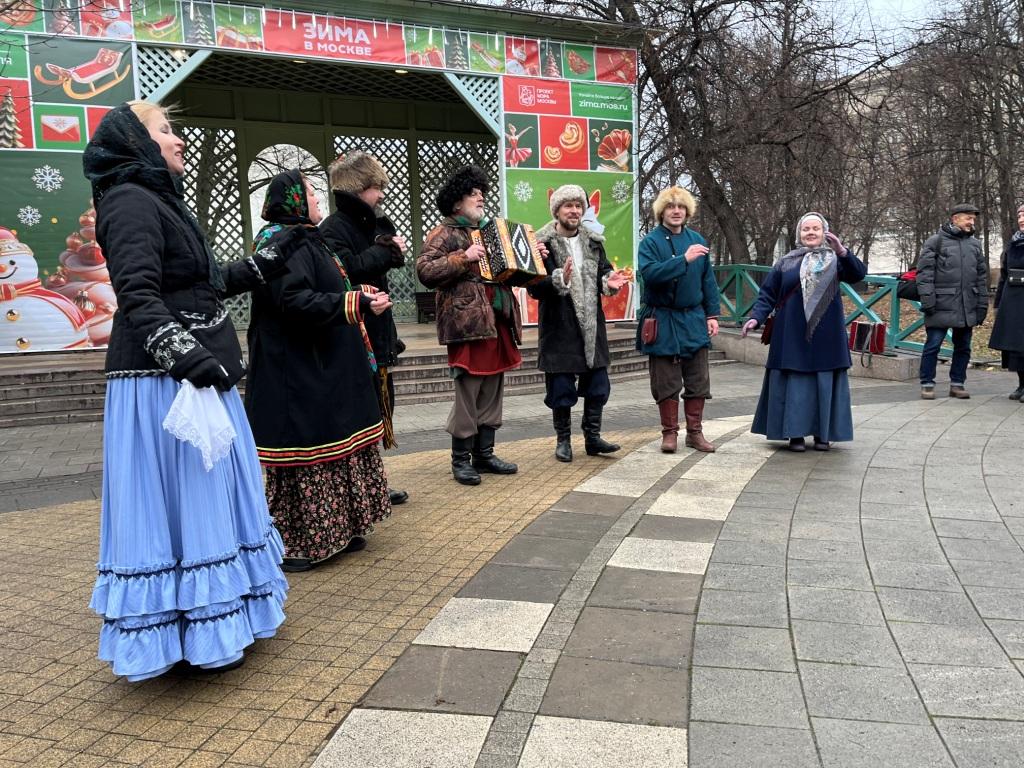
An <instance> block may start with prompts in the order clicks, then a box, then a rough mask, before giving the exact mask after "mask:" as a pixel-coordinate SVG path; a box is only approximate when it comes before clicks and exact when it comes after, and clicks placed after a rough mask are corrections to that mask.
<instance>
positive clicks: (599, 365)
mask: <svg viewBox="0 0 1024 768" xmlns="http://www.w3.org/2000/svg"><path fill="white" fill-rule="evenodd" d="M549 203H550V207H551V215H552V216H554V221H552V222H550V223H548V224H547V225H546V226H544V227H543V228H542V229H541V230H540V231H539V232H538V233H537V239H538V241H539V242H540V243H543V244H544V246H545V247H546V251H547V253H546V255H545V256H544V262H545V264H544V266H545V269H546V271H547V273H548V276H547V277H545V278H543V279H542V280H539V281H537V282H536V283H533V284H532V285H530V286H529V287H528V288H527V291H528V292H529V293H530V295H531V296H533V297H534V298H535V299H537V300H538V301H539V302H540V314H539V326H540V328H539V337H540V341H539V353H538V359H537V367H538V368H540V369H541V370H542V371H544V383H545V386H546V389H547V394H546V395H545V397H544V404H545V405H546V406H548V408H550V409H551V416H552V421H553V423H554V427H555V437H556V444H555V458H556V459H558V460H559V461H566V462H568V461H572V442H571V437H570V435H571V431H572V430H571V422H572V407H573V406H574V405H575V404H576V402H577V400H578V399H579V396H580V395H582V396H583V422H582V428H583V435H584V439H585V446H586V451H587V455H589V456H597V455H599V454H602V453H614V452H615V451H617V450H619V446H618V445H615V444H614V443H609V442H607V441H606V440H604V439H603V438H602V437H601V417H602V412H603V410H604V406H605V403H607V402H608V396H609V395H610V394H611V382H610V380H609V379H608V360H609V354H608V333H607V331H606V329H605V319H604V309H603V308H602V306H601V296H602V295H605V296H611V295H614V294H615V293H617V292H618V290H619V289H620V288H621V287H622V286H624V285H625V284H626V282H627V280H628V278H627V277H626V276H625V275H624V274H623V273H621V272H617V271H613V270H612V265H611V264H610V263H609V262H608V257H607V255H606V254H605V251H604V238H603V237H602V236H601V235H598V234H596V233H594V232H592V231H591V230H589V229H588V228H587V227H586V226H585V225H583V224H582V219H583V213H584V212H585V211H586V209H587V195H586V192H585V191H584V190H583V188H582V187H580V186H577V185H575V184H565V185H563V186H561V187H559V188H558V189H556V190H555V191H554V192H553V193H552V194H551V198H550V200H549Z"/></svg>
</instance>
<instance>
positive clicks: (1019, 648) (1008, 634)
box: [987, 619, 1024, 659]
mask: <svg viewBox="0 0 1024 768" xmlns="http://www.w3.org/2000/svg"><path fill="white" fill-rule="evenodd" d="M987 623H988V628H989V629H990V630H992V634H994V635H995V636H996V640H998V641H999V644H1000V645H1001V646H1003V649H1004V650H1005V651H1006V655H1007V656H1009V657H1010V658H1011V659H1024V621H1005V620H1003V619H989V621H988V622H987Z"/></svg>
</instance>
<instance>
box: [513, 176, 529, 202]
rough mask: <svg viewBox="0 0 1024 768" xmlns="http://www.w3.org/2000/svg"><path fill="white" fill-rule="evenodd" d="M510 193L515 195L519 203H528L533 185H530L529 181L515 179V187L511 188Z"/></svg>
mask: <svg viewBox="0 0 1024 768" xmlns="http://www.w3.org/2000/svg"><path fill="white" fill-rule="evenodd" d="M512 194H513V195H515V198H516V200H518V201H519V202H520V203H528V202H529V201H530V198H532V197H533V187H532V186H530V182H528V181H525V180H521V181H517V182H516V185H515V187H513V189H512Z"/></svg>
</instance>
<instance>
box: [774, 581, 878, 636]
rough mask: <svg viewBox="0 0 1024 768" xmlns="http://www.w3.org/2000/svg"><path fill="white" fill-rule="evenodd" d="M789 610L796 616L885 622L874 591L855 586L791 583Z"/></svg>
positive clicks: (864, 622) (820, 619) (797, 617)
mask: <svg viewBox="0 0 1024 768" xmlns="http://www.w3.org/2000/svg"><path fill="white" fill-rule="evenodd" d="M789 611H790V613H791V615H792V617H793V618H794V619H807V620H809V621H833V622H836V623H839V624H861V625H866V626H879V627H880V626H884V625H885V619H884V618H883V616H882V611H881V609H879V607H878V600H877V599H876V598H875V596H874V594H872V593H871V592H864V591H861V590H855V589H833V588H830V587H800V586H791V587H790V588H789Z"/></svg>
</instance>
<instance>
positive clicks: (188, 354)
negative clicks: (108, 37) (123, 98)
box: [83, 102, 291, 681]
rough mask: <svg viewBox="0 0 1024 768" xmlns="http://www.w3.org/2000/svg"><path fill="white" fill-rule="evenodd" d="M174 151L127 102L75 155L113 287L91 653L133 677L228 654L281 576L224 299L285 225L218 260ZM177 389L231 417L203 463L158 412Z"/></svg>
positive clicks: (276, 254)
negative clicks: (98, 622)
mask: <svg viewBox="0 0 1024 768" xmlns="http://www.w3.org/2000/svg"><path fill="white" fill-rule="evenodd" d="M183 151H184V142H183V141H182V140H181V139H179V138H178V137H177V136H175V135H174V131H173V129H172V127H171V124H170V122H169V121H168V118H167V113H166V111H165V110H164V109H163V108H162V107H160V106H159V105H157V104H151V103H148V102H131V103H129V104H123V105H121V106H119V107H117V108H115V109H113V110H111V111H110V112H108V113H107V114H106V115H105V116H104V117H103V119H102V120H101V121H100V124H99V126H98V127H97V128H96V130H95V131H94V132H93V135H92V138H91V140H90V141H89V145H88V146H87V147H86V150H85V154H84V156H83V167H84V171H85V175H86V177H87V178H88V179H89V181H90V183H91V184H92V193H93V201H94V203H95V205H96V216H97V221H96V237H97V241H98V243H99V245H100V246H101V247H102V249H103V253H104V255H105V256H106V259H107V266H108V268H109V270H110V278H111V283H112V285H113V288H114V292H115V293H116V295H117V301H118V309H117V313H116V314H115V315H114V321H113V330H112V333H111V337H110V344H109V346H108V348H107V359H106V372H107V378H108V383H107V394H106V403H105V407H104V440H103V503H102V511H101V515H100V546H99V562H98V565H97V570H98V575H97V578H96V584H95V587H94V589H93V596H92V601H91V607H92V608H93V610H95V611H96V612H97V613H99V614H100V615H101V616H102V617H103V620H104V621H103V627H102V629H101V630H100V648H99V657H100V659H102V660H104V661H108V662H110V664H111V666H112V667H113V671H114V674H117V675H123V676H125V677H127V678H128V680H130V681H137V680H144V679H146V678H150V677H154V676H156V675H160V674H162V673H164V672H166V671H167V670H169V669H170V668H171V667H172V666H174V665H175V664H176V663H177V662H179V661H182V660H184V661H186V662H188V663H190V664H192V665H193V666H196V667H203V668H206V669H213V668H215V669H218V670H224V669H229V668H231V667H233V666H237V665H238V664H240V663H241V661H242V658H243V653H244V649H245V648H246V647H247V646H248V645H249V644H251V643H252V642H253V638H260V637H270V636H272V635H273V634H274V633H275V632H276V630H277V628H278V626H279V625H280V624H281V622H282V621H283V620H284V613H283V611H282V605H283V603H284V600H285V595H286V593H287V590H288V583H287V581H286V580H285V578H284V574H282V573H281V568H280V563H281V555H282V552H283V549H284V547H283V545H282V542H281V537H280V535H279V534H278V532H277V530H276V529H275V528H274V525H273V521H272V520H271V518H270V514H269V512H268V510H267V502H266V498H265V496H264V493H263V480H262V477H261V475H260V465H259V461H258V459H257V456H256V448H255V445H254V444H253V438H252V433H251V432H250V431H249V425H248V424H247V422H246V418H245V412H244V410H243V408H242V402H241V398H240V397H239V395H238V391H237V390H236V389H235V387H234V385H235V382H237V381H238V380H239V379H240V378H241V377H242V375H243V374H244V372H245V366H244V363H243V362H242V352H241V349H240V348H239V344H238V336H237V334H236V333H235V328H234V326H233V325H232V323H231V318H230V317H229V316H228V312H227V309H226V307H225V306H224V299H225V298H227V297H228V296H232V295H235V294H239V293H242V292H244V291H247V290H249V289H250V288H252V287H254V286H257V285H262V284H263V283H264V282H268V281H269V282H272V281H273V280H274V278H275V277H276V276H279V275H280V274H281V273H282V272H283V271H284V270H285V269H286V264H285V258H286V256H287V255H288V254H289V253H290V252H291V251H290V248H291V240H289V239H282V240H281V241H280V242H279V243H277V244H276V245H277V246H278V247H276V248H265V249H262V250H260V251H258V252H256V253H254V254H253V255H252V256H250V257H249V258H247V259H245V260H243V261H239V262H235V263H232V264H228V265H224V266H221V265H219V264H218V263H217V261H216V259H214V256H213V253H212V251H211V250H210V246H209V244H208V243H207V241H206V237H205V235H204V233H203V232H202V230H201V229H200V227H199V223H198V222H197V221H196V219H195V216H194V215H193V214H192V212H191V211H190V210H189V208H188V206H187V205H186V204H185V200H184V197H183V192H182V183H181V180H182V175H183V174H184V172H185V166H184V157H183ZM190 385H191V386H194V387H195V388H196V389H197V390H199V392H191V393H190V392H189V389H190ZM211 387H213V388H215V389H213V390H211V389H210V388H211ZM180 395H184V396H186V398H187V397H189V396H192V397H194V398H198V399H201V400H202V401H203V402H204V403H205V406H206V407H207V408H217V409H222V410H223V413H224V414H226V416H227V419H228V420H229V421H230V423H231V426H232V428H233V430H234V434H235V436H234V438H233V439H232V440H231V441H230V445H229V446H228V447H227V453H226V454H225V455H223V456H220V457H219V458H216V459H215V460H213V461H212V462H211V463H210V464H209V465H207V462H208V461H209V460H210V453H209V452H208V453H207V454H206V455H204V454H203V453H202V452H201V449H200V448H199V447H198V446H196V445H194V444H192V443H189V442H185V441H184V440H179V439H178V438H176V437H175V436H174V435H172V434H171V433H170V432H169V431H168V430H167V429H165V428H164V427H163V424H164V421H165V419H166V417H167V416H168V414H169V412H170V411H171V408H172V406H173V405H174V404H176V403H178V401H179V396H180ZM196 426H197V427H200V428H201V424H200V425H196Z"/></svg>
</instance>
